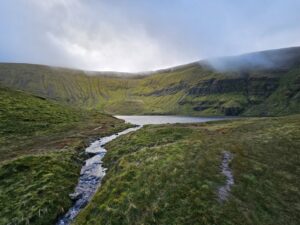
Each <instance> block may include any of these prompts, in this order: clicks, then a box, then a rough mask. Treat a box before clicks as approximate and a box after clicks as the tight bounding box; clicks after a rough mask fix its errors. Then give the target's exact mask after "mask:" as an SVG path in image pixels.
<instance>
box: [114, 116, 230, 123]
mask: <svg viewBox="0 0 300 225" xmlns="http://www.w3.org/2000/svg"><path fill="white" fill-rule="evenodd" d="M115 117H117V118H118V119H122V120H125V121H126V122H127V123H132V124H136V125H141V126H142V125H146V124H168V123H204V122H207V121H215V120H226V119H230V118H231V119H232V117H193V116H168V115H166V116H154V115H149V116H147V115H145V116H123V115H115Z"/></svg>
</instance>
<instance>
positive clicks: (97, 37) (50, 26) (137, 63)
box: [0, 0, 300, 72]
mask: <svg viewBox="0 0 300 225" xmlns="http://www.w3.org/2000/svg"><path fill="white" fill-rule="evenodd" d="M242 3H243V4H242ZM0 6H1V9H0V21H1V22H0V26H1V29H2V33H3V34H4V35H2V37H0V51H1V52H0V60H1V61H15V62H29V63H41V64H50V65H55V66H66V67H75V68H81V69H85V70H110V71H126V72H137V71H147V70H155V69H160V68H165V67H170V66H175V65H179V64H184V63H188V62H191V61H196V60H199V59H203V58H207V57H216V56H222V55H232V54H240V53H244V52H247V51H256V50H264V49H271V48H279V47H287V46H294V45H300V40H299V38H298V37H299V36H300V27H299V26H298V22H297V21H300V14H299V13H298V12H299V10H300V3H299V2H298V1H296V0H295V1H293V0H282V1H280V0H275V1H268V0H264V1H260V0H254V1H243V2H239V1H231V2H230V3H229V1H225V0H219V1H213V2H212V1H204V0H203V1H196V0H187V1H182V0H176V1H164V0H162V1H161V0H160V1H158V0H153V1H137V0H131V1H129V0H124V1H120V0H111V1H103V0H100V1H96V0H89V1H83V0H48V1H40V0H11V1H6V2H5V3H3V2H2V3H0Z"/></svg>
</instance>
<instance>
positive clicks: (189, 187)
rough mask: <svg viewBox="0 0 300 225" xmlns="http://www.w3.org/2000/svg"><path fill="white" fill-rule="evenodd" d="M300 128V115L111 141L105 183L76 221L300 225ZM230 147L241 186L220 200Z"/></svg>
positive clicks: (168, 129) (156, 130)
mask: <svg viewBox="0 0 300 225" xmlns="http://www.w3.org/2000/svg"><path fill="white" fill-rule="evenodd" d="M299 128H300V116H299V115H296V116H289V117H278V118H261V119H243V120H236V121H225V122H223V121H220V122H209V123H206V124H192V125H180V124H178V125H157V126H146V127H144V128H143V129H141V130H139V131H137V132H135V133H131V134H128V135H126V136H123V137H121V138H119V139H117V140H114V141H113V142H111V143H110V144H108V146H107V148H108V149H109V151H108V153H107V155H106V156H105V159H104V162H105V164H106V166H108V167H109V171H108V173H107V175H106V177H105V181H104V183H103V185H102V187H101V189H100V191H99V192H98V193H97V194H96V196H95V197H94V198H93V200H92V202H91V203H90V204H89V205H88V207H87V208H85V209H84V210H83V211H82V212H81V214H80V215H79V216H78V217H77V219H76V221H75V223H74V224H78V225H79V224H80V225H84V224H88V225H92V224H106V225H109V224H116V225H117V224H118V225H121V224H130V225H134V224H228V225H229V224H253V225H254V224H264V225H267V224H268V225H271V224H272V225H276V224H278V225H284V224H286V225H287V224H289V225H296V224H298V223H299V220H300V217H299V215H300V208H299V204H300V191H299V183H298V181H299V179H300V177H299V175H300V173H299V168H300V164H299V157H300V152H299V149H300V142H299V140H300V129H299ZM121 146H122V147H121ZM224 150H226V151H230V152H232V153H233V154H234V159H233V160H232V161H231V163H230V167H231V168H232V170H233V175H234V178H235V184H234V186H233V189H232V193H231V195H230V197H229V199H228V201H226V202H224V203H220V202H218V200H217V190H218V187H220V186H221V185H222V184H224V181H225V178H224V177H223V175H222V174H221V172H220V164H221V159H222V152H223V151H224Z"/></svg>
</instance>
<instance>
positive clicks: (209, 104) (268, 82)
mask: <svg viewBox="0 0 300 225" xmlns="http://www.w3.org/2000/svg"><path fill="white" fill-rule="evenodd" d="M279 82H280V78H279V77H237V78H228V79H222V80H218V79H209V80H203V81H202V82H200V83H198V84H197V85H196V86H194V87H191V88H190V89H188V90H187V95H188V96H191V97H192V98H197V97H205V96H206V97H208V96H211V95H239V96H240V100H239V101H237V100H233V99H231V100H230V101H229V102H228V101H222V100H221V101H220V99H218V98H217V99H215V100H213V101H208V100H204V101H201V100H199V101H197V102H195V104H194V106H193V110H195V111H203V110H207V109H209V108H213V109H215V110H216V111H220V112H222V113H223V114H224V115H229V116H236V115H239V114H241V113H242V112H244V111H245V110H246V108H248V107H250V106H252V105H256V104H259V103H261V102H263V101H264V100H265V99H267V98H268V97H269V96H270V95H271V94H272V93H273V92H274V91H275V90H276V89H277V88H278V87H279ZM186 103H191V102H184V101H181V102H180V104H181V105H184V104H186Z"/></svg>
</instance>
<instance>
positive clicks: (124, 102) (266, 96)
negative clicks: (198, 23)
mask: <svg viewBox="0 0 300 225" xmlns="http://www.w3.org/2000/svg"><path fill="white" fill-rule="evenodd" d="M257 54H258V55H259V54H260V55H263V57H267V59H268V60H270V61H271V64H272V65H270V63H269V64H267V65H261V64H257V63H256V64H255V63H253V62H252V61H253V59H252V58H253V57H254V56H255V57H256V58H257V57H258V56H256V55H257ZM281 55H282V56H284V57H283V58H282V57H280V56H281ZM251 60H252V61H251ZM220 62H222V63H223V64H221V66H223V67H224V65H228V68H227V70H226V71H225V70H222V71H217V70H215V69H213V68H212V67H211V66H210V65H209V64H207V62H206V61H202V62H200V63H191V64H188V65H184V66H181V67H175V68H171V69H167V70H162V71H157V72H153V73H151V74H148V75H141V74H131V75H130V74H125V75H124V74H117V73H115V74H112V73H104V72H103V73H93V74H91V73H86V72H84V71H79V70H71V69H63V68H52V67H48V66H40V65H28V64H0V83H2V84H3V85H6V86H9V87H13V88H16V89H22V90H26V91H29V92H32V93H34V94H37V95H40V96H44V97H47V98H52V99H56V100H59V101H62V102H65V103H68V104H71V105H75V106H78V107H84V108H96V109H100V110H101V111H103V112H107V113H112V114H170V113H171V114H188V115H241V114H245V115H285V114H292V113H299V112H300V103H299V102H300V94H299V90H300V73H299V68H300V48H291V49H283V50H282V49H280V50H273V51H267V52H263V53H252V54H249V55H243V56H239V57H228V58H222V59H219V61H218V63H216V65H220ZM242 62H248V63H247V64H246V65H243V64H242Z"/></svg>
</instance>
